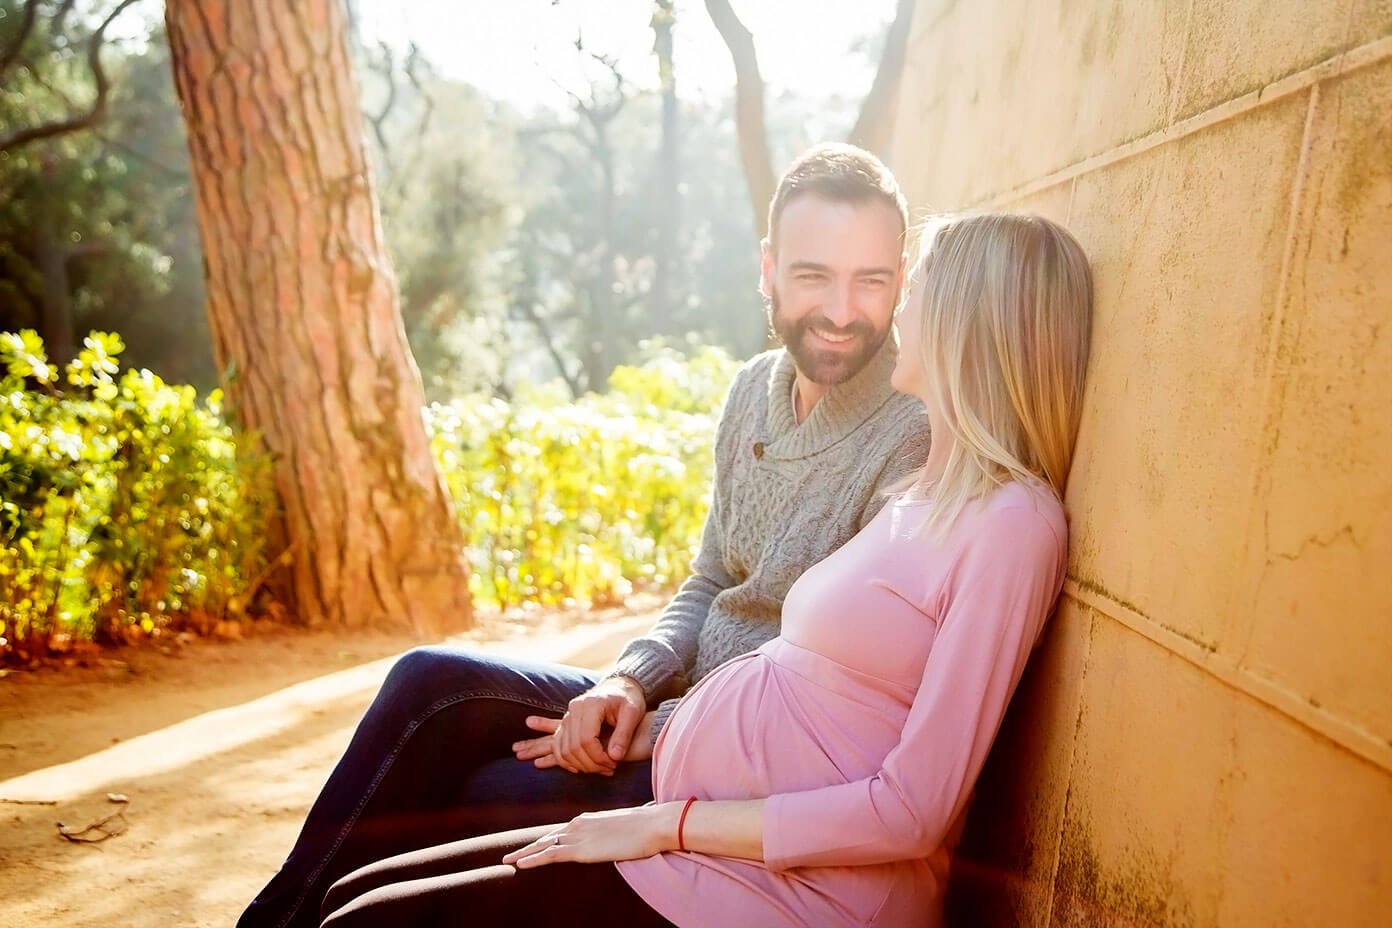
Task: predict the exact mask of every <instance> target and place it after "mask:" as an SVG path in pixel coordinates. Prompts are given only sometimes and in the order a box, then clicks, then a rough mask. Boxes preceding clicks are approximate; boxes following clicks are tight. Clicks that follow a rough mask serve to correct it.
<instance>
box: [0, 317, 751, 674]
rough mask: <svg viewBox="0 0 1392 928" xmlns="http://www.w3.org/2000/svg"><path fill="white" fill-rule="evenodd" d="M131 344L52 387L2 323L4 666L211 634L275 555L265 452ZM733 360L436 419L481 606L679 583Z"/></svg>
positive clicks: (683, 361) (87, 352) (622, 373)
mask: <svg viewBox="0 0 1392 928" xmlns="http://www.w3.org/2000/svg"><path fill="white" fill-rule="evenodd" d="M122 347H123V346H122V344H121V340H120V339H119V338H118V337H117V336H115V335H106V334H101V333H94V334H92V335H91V336H89V337H88V338H87V339H86V340H85V342H84V348H83V350H82V352H81V353H80V355H79V356H78V358H77V360H76V361H74V362H73V363H72V364H70V365H68V368H67V370H66V372H65V376H64V377H63V378H62V380H61V381H60V380H59V376H58V371H57V370H56V369H55V368H54V367H53V365H51V364H49V363H48V360H47V359H46V357H45V355H44V349H43V343H42V342H41V341H40V340H39V338H38V337H37V336H36V335H35V334H34V333H33V332H32V331H24V332H20V333H0V659H3V658H7V657H8V658H12V657H19V658H20V659H24V658H27V657H33V656H39V655H42V654H44V653H45V652H46V651H47V650H48V649H50V648H52V647H54V645H55V643H56V642H55V639H57V640H68V641H74V640H94V641H97V642H99V643H115V642H121V641H129V640H131V639H133V638H138V637H142V636H144V635H148V634H152V633H155V632H157V631H165V630H170V629H174V628H181V627H187V626H191V627H194V628H197V629H199V630H206V629H207V628H208V627H210V626H211V625H213V624H214V623H216V622H218V621H221V620H224V619H236V618H240V617H241V616H242V615H244V614H245V613H246V612H247V610H248V609H249V608H251V607H252V605H253V602H252V601H253V599H254V597H256V596H257V595H258V590H259V589H260V587H261V585H262V583H263V581H264V580H265V578H266V576H267V574H268V572H269V570H270V569H271V567H272V566H273V565H274V563H275V560H276V555H277V554H278V552H274V551H268V550H267V548H266V540H265V539H266V538H267V535H268V527H269V525H270V522H271V520H272V518H273V516H274V514H275V510H274V508H273V507H274V503H273V501H274V499H275V497H274V492H273V483H272V475H271V462H270V458H269V456H268V455H266V454H264V453H262V452H259V451H257V450H255V448H254V443H253V442H252V440H251V439H250V438H248V437H247V436H245V435H239V434H238V433H236V432H234V430H233V429H232V428H231V427H230V426H229V425H228V424H227V422H226V420H225V418H224V416H223V414H222V409H221V402H220V400H221V394H220V393H219V392H218V391H214V392H213V393H212V394H211V395H210V396H209V397H208V398H207V399H206V400H205V401H203V402H201V403H200V402H199V401H198V398H197V396H196V394H195V391H194V389H193V388H192V387H188V386H174V385H169V384H165V383H164V382H162V381H161V380H160V379H159V378H158V377H156V376H155V375H153V374H151V373H150V372H149V371H134V370H127V371H125V372H124V373H121V372H120V371H119V367H118V364H117V359H118V357H119V355H120V353H121V350H122ZM735 367H736V364H735V362H734V361H732V360H731V359H730V358H729V357H728V356H727V355H725V354H724V353H723V352H721V351H719V350H718V349H705V350H702V351H699V352H697V353H696V354H695V355H694V356H693V357H691V358H689V359H687V358H683V357H682V356H681V355H679V354H678V353H676V352H675V351H673V350H670V349H663V348H658V349H656V350H654V351H652V352H651V356H650V358H649V359H648V360H647V361H646V362H645V363H643V364H641V365H637V366H630V367H620V368H618V369H617V370H615V371H614V374H613V376H612V378H611V379H610V391H609V392H608V393H606V394H603V395H595V394H591V395H588V396H585V397H583V398H581V399H580V400H570V399H569V398H567V397H565V396H563V395H562V394H561V392H560V391H559V389H558V388H537V389H533V390H529V391H527V392H525V393H524V394H522V395H520V396H519V397H517V398H516V399H515V400H514V401H513V402H512V403H505V402H503V401H501V400H499V399H496V398H492V397H486V396H470V397H465V398H462V399H459V400H456V401H454V402H452V403H449V404H436V405H433V406H431V407H429V408H428V409H427V410H426V419H427V423H428V425H429V427H430V429H431V433H432V443H433V448H434V451H435V454H436V457H437V460H438V461H439V463H440V465H441V468H442V470H443V472H444V474H445V477H446V480H447V482H448V485H449V488H450V491H451V493H452V495H453V496H454V499H455V503H456V507H457V510H458V514H459V519H460V523H461V526H462V527H463V530H464V533H465V537H466V538H467V539H468V540H469V558H470V563H471V565H472V568H473V580H472V584H473V593H474V596H475V597H476V599H477V600H478V601H479V603H480V604H482V605H493V606H512V605H517V604H519V603H524V602H534V603H542V604H555V603H565V602H571V601H579V602H606V601H613V600H616V599H621V598H622V597H623V596H624V595H626V594H627V593H628V592H629V591H630V590H631V589H632V588H633V587H634V585H635V584H637V585H642V586H647V587H667V586H670V585H672V584H674V583H676V582H678V581H679V580H681V578H682V577H684V576H685V575H686V572H687V571H688V569H689V565H690V560H691V557H692V554H693V552H694V549H695V546H696V544H697V542H698V541H699V538H700V532H701V526H702V524H703V522H704V519H705V512H706V507H707V505H708V504H709V499H708V493H709V485H710V472H711V466H712V443H713V441H714V437H715V414H716V410H717V409H718V407H719V404H720V399H721V397H722V396H723V395H724V392H725V390H726V388H727V386H728V384H729V381H730V379H731V377H732V376H733V375H734V370H735ZM118 375H119V376H118ZM60 386H61V388H62V390H61V392H60V390H59V387H60ZM272 608H273V609H274V607H272Z"/></svg>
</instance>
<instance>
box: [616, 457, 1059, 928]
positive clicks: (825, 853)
mask: <svg viewBox="0 0 1392 928" xmlns="http://www.w3.org/2000/svg"><path fill="white" fill-rule="evenodd" d="M930 505H931V502H930V501H911V500H896V501H894V502H892V503H891V504H889V505H887V506H885V507H884V508H883V509H882V510H881V511H880V513H879V514H878V515H877V516H876V517H875V518H874V520H873V521H871V523H870V524H869V525H867V526H866V527H865V529H864V530H862V531H861V532H860V533H859V534H858V535H856V536H855V537H854V538H853V539H851V541H850V542H848V543H847V544H846V545H845V546H844V547H842V548H841V549H840V550H838V551H837V552H836V553H834V554H832V555H831V556H830V557H828V558H827V559H826V560H824V561H822V562H821V563H819V564H817V565H815V566H813V567H812V568H810V569H809V570H808V571H807V572H806V573H804V574H803V575H802V576H801V577H800V578H799V579H798V580H797V582H796V583H795V584H794V585H793V587H792V589H791V590H790V591H789V593H788V597H787V599H786V601H785V603H784V607H783V625H782V634H781V635H780V637H778V638H776V639H774V640H773V641H770V642H768V643H767V644H765V645H763V646H762V647H760V648H759V649H758V650H757V651H755V652H753V653H751V654H746V655H744V656H742V657H738V658H735V659H734V660H731V661H729V662H727V663H725V664H723V665H722V666H721V667H720V668H718V669H717V670H715V671H713V672H712V673H710V674H709V675H708V676H706V677H705V678H704V679H703V680H702V681H701V682H700V684H698V685H697V686H696V687H694V688H693V689H692V690H691V691H690V692H689V693H688V694H687V695H686V697H685V698H684V699H683V700H682V702H681V703H680V704H679V705H678V706H677V708H676V710H675V711H674V712H673V714H672V717H671V719H670V720H669V721H668V722H667V725H666V726H665V727H664V728H663V730H662V733H661V735H660V736H659V738H658V741H657V744H656V746H655V749H654V753H653V793H654V796H655V798H656V800H657V801H658V802H669V801H676V800H684V799H686V798H687V797H689V796H696V797H697V798H698V799H703V800H718V799H754V798H765V797H766V798H767V799H768V801H767V802H766V803H765V805H764V817H763V833H764V858H765V860H764V862H763V863H757V862H753V861H745V860H736V859H733V858H727V857H716V856H712V855H707V854H694V853H679V852H671V853H666V854H660V855H657V856H655V857H649V858H646V859H643V860H633V861H624V862H622V863H620V864H618V865H617V866H618V867H619V870H620V872H621V873H622V874H623V876H624V878H625V879H626V880H627V881H628V883H629V884H630V885H631V886H632V887H633V888H634V889H635V890H636V891H637V892H638V893H639V895H641V896H642V897H643V899H644V900H645V901H647V903H648V904H649V905H651V906H652V907H653V908H654V909H656V910H657V911H658V912H660V913H661V914H662V915H663V916H664V917H666V918H667V919H669V920H670V921H672V922H674V923H675V924H677V925H680V926H683V928H687V926H693V928H694V926H702V925H719V926H751V928H753V926H761V928H763V926H777V925H788V926H807V925H816V926H838V925H847V926H849V925H857V926H860V925H874V926H886V928H888V926H906V928H907V926H913V928H922V926H925V925H927V926H932V925H937V924H939V923H940V922H941V918H942V896H943V891H944V889H945V886H946V877H947V866H948V856H949V853H950V850H951V847H952V845H953V844H954V843H955V835H956V833H957V831H958V830H959V828H960V824H961V821H962V818H963V817H964V814H965V811H966V807H967V803H968V801H969V798H970V796H971V792H972V787H973V785H974V783H975V782H976V778H977V775H978V773H979V772H980V770H981V766H982V764H983V763H984V761H985V759H986V754H987V751H988V750H989V749H990V746H991V742H992V740H993V739H994V738H995V735H996V731H997V729H998V728H999V727H1000V722H1001V718H1002V716H1003V714H1004V712H1005V707H1006V704H1007V703H1008V702H1009V700H1010V696H1011V693H1013V692H1014V689H1015V686H1016V684H1017V683H1018V682H1019V679H1020V675H1021V673H1022V672H1023V670H1024V666H1025V661H1026V660H1027V659H1028V657H1029V654H1030V651H1031V649H1032V648H1033V646H1034V644H1035V643H1036V641H1037V640H1038V638H1039V634H1040V631H1041V630H1042V628H1043V626H1044V622H1045V619H1046V618H1047V617H1048V614H1049V611H1050V609H1051V608H1052V607H1053V603H1054V600H1055V599H1056V598H1057V596H1058V593H1059V589H1060V587H1061V586H1062V584H1063V574H1064V569H1065V564H1066V540H1067V527H1066V522H1065V519H1064V514H1063V509H1062V507H1061V506H1060V504H1059V502H1058V500H1057V499H1055V497H1054V496H1053V495H1052V494H1051V493H1050V492H1049V491H1047V490H1046V489H1044V488H1042V487H1038V486H1032V485H1027V484H1024V483H1018V482H1017V483H1010V484H1007V485H1006V486H1004V487H1002V488H1001V489H998V490H996V491H995V492H993V493H992V494H990V495H989V496H988V497H986V498H985V499H984V500H981V501H978V502H976V503H974V504H972V505H971V506H969V507H968V508H967V509H966V510H965V511H964V512H963V513H962V515H961V516H959V517H958V519H957V520H956V521H955V522H954V523H953V525H952V526H951V528H950V530H949V531H948V532H947V533H946V534H945V535H939V534H937V533H934V532H931V531H925V530H921V526H922V523H923V520H924V517H925V516H926V514H927V509H926V508H925V507H927V506H930Z"/></svg>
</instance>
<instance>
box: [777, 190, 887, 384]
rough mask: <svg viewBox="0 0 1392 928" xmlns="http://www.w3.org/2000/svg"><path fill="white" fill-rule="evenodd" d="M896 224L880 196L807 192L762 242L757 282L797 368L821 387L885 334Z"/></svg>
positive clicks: (857, 365)
mask: <svg viewBox="0 0 1392 928" xmlns="http://www.w3.org/2000/svg"><path fill="white" fill-rule="evenodd" d="M903 231H904V230H903V224H902V221H901V219H900V216H899V213H898V212H897V211H896V210H895V209H894V208H893V207H891V206H890V205H889V204H887V203H883V202H880V201H877V200H870V201H865V202H861V203H854V202H843V201H839V200H830V199H827V198H825V197H822V196H819V195H817V194H815V193H807V194H803V195H801V196H798V197H797V198H795V199H793V200H791V201H789V202H788V204H787V206H786V207H785V208H784V209H783V213H782V216H781V217H780V219H779V223H778V229H777V233H776V235H777V240H776V241H774V242H766V243H765V245H764V250H763V260H762V265H761V272H762V278H761V288H762V289H763V292H764V295H765V296H766V297H768V299H769V302H770V307H769V319H770V322H771V323H772V325H773V331H774V333H775V334H777V336H778V338H779V339H780V340H781V341H782V342H783V344H784V345H785V346H786V347H787V349H788V353H789V354H790V355H792V357H793V362H794V363H795V364H796V365H797V368H798V370H799V371H800V372H801V373H802V375H803V376H804V377H805V378H807V379H808V380H810V381H812V382H813V383H816V384H821V385H824V386H832V385H834V384H838V383H844V382H845V381H847V380H849V379H850V378H851V377H854V376H855V375H856V374H857V373H859V372H860V370H861V369H862V368H864V367H865V365H866V364H868V363H869V361H870V359H871V358H872V357H874V356H875V352H877V351H879V349H880V346H881V345H883V344H884V340H885V338H887V337H888V335H889V330H890V327H891V325H892V323H893V319H894V307H895V304H896V303H897V302H898V299H899V290H900V282H901V276H902V272H903Z"/></svg>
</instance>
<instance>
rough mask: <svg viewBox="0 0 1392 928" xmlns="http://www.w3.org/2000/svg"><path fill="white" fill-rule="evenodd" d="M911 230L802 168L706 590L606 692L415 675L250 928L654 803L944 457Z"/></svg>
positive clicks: (765, 255) (772, 222)
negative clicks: (699, 719) (580, 820)
mask: <svg viewBox="0 0 1392 928" xmlns="http://www.w3.org/2000/svg"><path fill="white" fill-rule="evenodd" d="M906 223H907V210H906V208H905V204H904V199H903V196H902V195H901V194H900V192H899V189H898V186H897V184H896V183H895V181H894V179H893V177H892V176H891V175H890V173H889V171H888V170H887V169H886V168H885V167H884V165H883V164H881V163H880V162H879V160H878V159H876V158H875V157H874V156H873V155H871V154H869V153H868V152H864V151H861V150H860V149H856V148H853V147H850V146H845V145H826V146H820V147H818V148H814V149H813V150H811V151H809V152H808V153H806V154H805V155H803V156H802V157H801V158H799V159H798V160H797V161H796V162H795V163H794V164H793V165H792V166H791V167H790V168H789V169H788V171H787V172H786V173H785V174H784V175H783V177H782V179H781V180H780V182H779V185H778V189H777V192H776V193H775V194H774V198H773V202H772V203H771V204H770V207H769V237H768V239H767V240H765V241H764V242H763V243H762V245H761V263H760V289H761V290H762V292H763V295H764V297H765V298H766V299H767V301H768V310H769V320H770V324H771V325H772V327H773V330H774V332H775V333H776V334H777V336H778V337H779V339H780V340H781V341H782V343H783V345H784V346H785V347H784V348H783V349H780V350H777V351H770V352H766V353H764V354H762V355H759V356H758V357H756V358H754V359H753V360H752V361H750V362H749V363H748V364H746V365H745V366H744V367H743V368H742V369H741V370H740V372H739V374H737V375H736V377H735V382H734V384H733V385H732V386H731V388H730V393H729V396H728V398H727V399H726V402H725V408H724V410H723V411H722V413H721V418H720V424H719V427H718V429H717V434H716V449H715V457H716V476H715V492H714V494H713V500H712V504H711V510H710V514H709V516H708V518H707V520H706V526H705V530H704V533H703V535H702V539H701V547H700V551H699V552H698V554H697V556H696V559H695V560H694V561H693V563H692V575H691V577H689V578H688V579H687V580H686V581H685V582H684V583H683V584H682V586H681V588H680V590H678V592H677V595H676V596H675V597H674V598H673V600H672V601H671V603H670V604H669V605H668V606H667V608H666V609H665V610H664V611H663V613H662V616H661V617H660V618H659V619H658V622H657V624H656V625H655V626H654V627H653V629H652V630H651V631H650V632H649V633H648V634H647V635H645V636H644V637H642V638H638V639H636V640H634V641H633V642H631V643H630V644H629V645H628V647H627V648H625V649H624V651H623V653H622V654H621V655H620V657H619V659H618V661H617V662H616V663H615V667H614V670H613V672H612V673H610V674H609V675H607V676H605V677H604V678H602V679H600V678H598V677H597V676H596V675H594V674H590V673H588V672H585V671H581V670H577V669H574V668H567V667H559V666H554V665H539V664H532V663H526V662H521V661H502V660H497V659H490V658H486V657H483V656H480V655H476V654H471V653H468V652H463V651H457V650H450V649H443V648H420V649H416V650H414V651H411V652H410V653H408V654H407V655H405V656H404V657H402V659H401V660H400V661H398V663H397V665H396V666H395V667H394V668H393V670H392V672H391V674H390V675H389V677H388V679H387V681H386V683H385V684H384V685H383V687H382V691H381V692H380V693H379V694H378V696H377V698H376V699H375V700H374V701H373V704H372V706H371V707H369V709H368V711H367V713H366V715H365V716H364V718H363V720H362V722H361V723H360V724H359V727H358V730H357V732H356V734H355V735H354V738H353V741H352V743H351V744H350V745H349V747H348V750H347V752H346V753H345V754H344V756H343V759H342V760H340V761H339V764H338V766H337V767H336V768H335V770H334V772H333V774H331V775H330V777H329V781H328V783H327V784H325V786H324V789H323V792H321V793H320V796H319V798H318V800H316V802H315V804H314V807H313V808H312V809H311V810H310V813H309V817H308V819H307V820H306V822H305V826H304V829H303V831H302V832H301V834H300V837H299V839H298V840H297V842H296V844H295V847H294V848H293V849H292V851H291V853H290V856H289V857H288V858H287V859H286V861H285V864H284V865H283V866H282V868H281V870H280V872H279V873H278V874H277V875H276V876H275V877H274V878H273V879H272V880H271V882H270V883H269V884H268V885H267V886H266V888H265V889H264V890H262V892H261V894H260V895H259V896H258V897H257V898H256V900H254V901H253V902H252V904H251V906H250V907H249V908H248V909H247V911H246V912H245V913H244V914H243V916H242V919H241V921H240V922H239V925H240V926H241V928H253V926H275V928H285V926H300V925H314V924H317V923H318V909H319V903H320V901H321V900H322V898H323V895H324V893H325V891H326V890H327V889H328V887H329V886H330V885H331V884H332V883H333V882H334V880H336V879H337V878H339V877H340V876H342V875H344V874H346V873H348V872H350V871H351V870H354V869H356V868H357V867H360V866H362V865H364V864H367V863H370V862H372V861H374V860H378V859H381V858H384V857H387V856H390V855H392V854H396V853H401V852H404V851H407V850H412V849H416V848H421V847H426V846H429V845H432V844H436V843H440V842H443V841H447V840H452V839H456V838H462V837H467V836H470V835H477V834H484V833H490V832H495V831H501V830H505V829H508V828H518V827H524V826H528V825H535V824H541V823H544V822H550V821H564V820H566V819H568V818H570V817H572V816H574V815H576V814H578V813H580V812H583V811H588V810H595V809H602V808H616V807H620V806H631V805H639V804H642V803H644V802H647V801H649V800H650V799H651V798H652V793H651V772H650V760H649V759H650V758H651V755H652V745H653V743H654V741H655V740H656V737H657V733H658V732H659V731H660V730H661V727H662V725H663V724H664V722H665V721H666V719H667V717H668V715H669V714H670V713H671V710H672V708H673V706H674V705H675V704H676V699H677V697H679V696H680V695H681V694H682V693H683V692H685V690H686V689H688V688H689V687H690V686H692V685H695V684H696V683H697V682H699V680H700V679H701V678H702V677H703V676H705V675H706V674H707V673H708V672H709V671H710V670H712V669H713V668H714V667H716V666H717V665H719V664H721V663H723V662H725V661H727V660H729V659H731V658H734V657H737V656H739V655H741V654H745V653H747V652H749V651H751V650H753V649H755V648H757V647H758V646H759V645H761V644H763V643H764V642H766V641H768V640H770V639H771V638H773V637H775V636H776V635H777V634H778V630H779V616H780V612H781V609H782V604H783V598H784V596H785V595H786V594H787V591H788V588H789V587H790V586H791V585H792V583H793V581H794V580H796V579H797V578H798V576H799V575H800V574H801V573H802V572H803V571H804V570H806V569H807V568H808V567H809V566H811V565H812V564H814V563H816V562H817V561H819V560H821V559H822V558H824V557H825V556H827V555H828V554H830V553H831V552H832V551H834V550H835V549H836V548H838V547H840V546H841V545H842V544H844V543H845V542H846V541H847V540H849V539H850V538H851V536H853V535H854V534H855V533H856V532H857V531H859V529H860V528H861V527H862V526H864V525H865V524H866V523H867V522H869V521H870V519H871V518H872V517H873V516H874V515H875V513H876V512H877V511H878V510H879V508H880V506H881V504H882V503H883V501H884V491H885V489H886V488H887V487H889V486H890V485H892V484H893V483H894V482H895V481H897V480H898V479H899V478H900V477H902V476H904V475H905V474H907V473H908V472H909V471H910V470H912V469H913V468H915V467H917V466H918V465H920V464H922V463H923V461H924V460H925V459H926V458H927V453H928V428H927V420H926V416H925V415H924V412H923V408H922V405H921V404H920V403H919V402H918V401H917V400H915V399H912V398H910V397H908V396H905V395H901V394H896V393H895V392H894V391H893V389H892V388H891V387H890V384H889V375H890V372H891V371H892V370H893V369H894V364H895V354H896V349H895V346H894V339H893V338H891V337H890V330H891V328H892V323H893V315H894V309H895V306H896V304H897V303H898V300H899V297H900V294H901V292H902V288H903V283H904V280H903V277H904V234H905V227H906ZM847 621H855V617H854V616H847ZM524 726H525V727H524ZM527 727H530V728H531V729H532V736H531V737H527ZM519 738H520V739H521V740H519ZM519 760H522V761H530V762H531V763H519ZM595 774H598V776H596V775H595Z"/></svg>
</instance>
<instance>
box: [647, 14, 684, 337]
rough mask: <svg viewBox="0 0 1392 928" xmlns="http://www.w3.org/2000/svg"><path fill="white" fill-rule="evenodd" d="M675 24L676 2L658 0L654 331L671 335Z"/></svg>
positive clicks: (676, 231)
mask: <svg viewBox="0 0 1392 928" xmlns="http://www.w3.org/2000/svg"><path fill="white" fill-rule="evenodd" d="M675 24H676V13H675V11H674V10H673V0H657V6H656V9H655V10H654V11H653V17H652V28H653V50H654V52H655V53H656V55H657V71H658V81H659V82H660V83H661V85H662V149H661V153H660V155H659V162H658V171H657V182H658V185H659V186H658V191H657V195H658V200H659V202H660V203H661V208H660V209H659V210H658V217H657V248H656V250H655V254H654V255H653V258H654V263H655V267H654V268H653V284H652V308H653V320H652V327H653V331H654V332H657V333H659V334H664V335H670V334H675V332H676V331H677V306H678V305H679V304H680V303H681V302H683V301H681V300H679V299H678V297H677V294H678V290H679V287H678V284H677V274H678V269H679V267H680V264H679V261H678V259H677V241H678V238H679V237H680V234H681V148H680V138H679V131H680V113H681V110H680V104H679V102H678V100H677V74H676V66H675V63H674V62H673V60H672V31H673V27H674V26H675Z"/></svg>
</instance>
